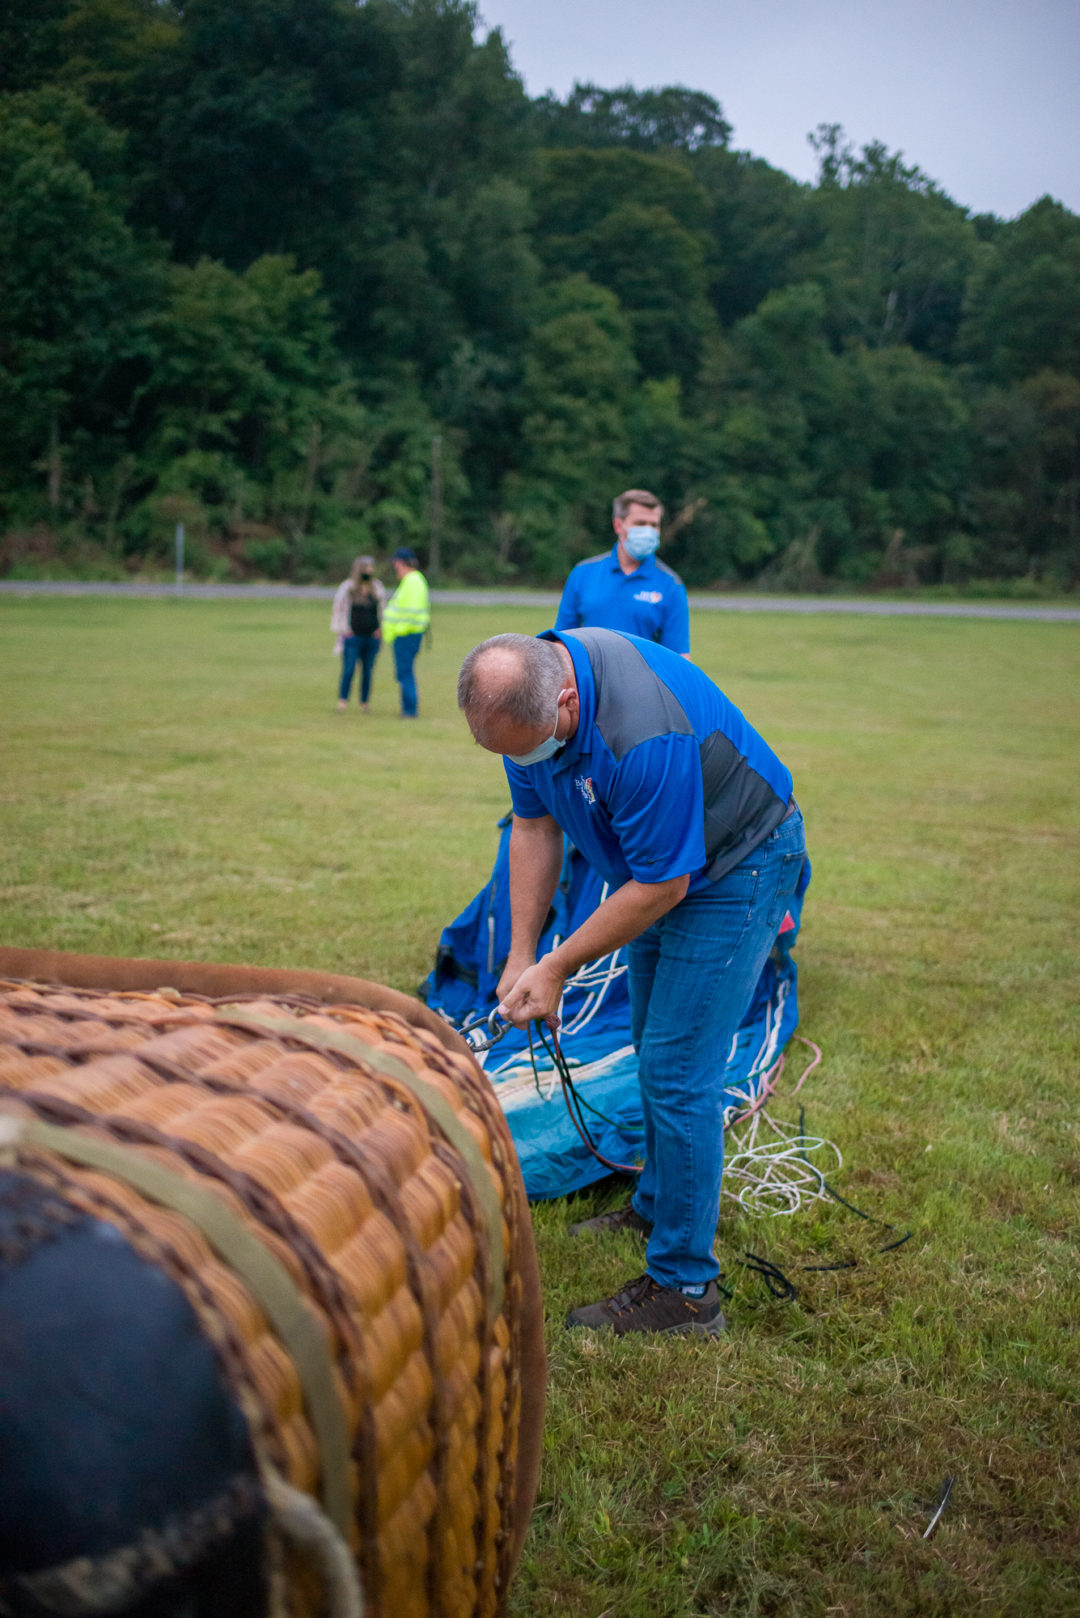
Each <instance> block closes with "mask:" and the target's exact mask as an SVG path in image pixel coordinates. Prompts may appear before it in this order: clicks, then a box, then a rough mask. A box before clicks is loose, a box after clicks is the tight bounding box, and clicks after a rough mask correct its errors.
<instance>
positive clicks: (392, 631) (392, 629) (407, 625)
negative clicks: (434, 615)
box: [382, 568, 431, 641]
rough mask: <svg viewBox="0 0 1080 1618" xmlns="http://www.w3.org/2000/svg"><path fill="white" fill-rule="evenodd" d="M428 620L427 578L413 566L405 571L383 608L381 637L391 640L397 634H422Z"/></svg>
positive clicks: (429, 617) (429, 612) (429, 619)
mask: <svg viewBox="0 0 1080 1618" xmlns="http://www.w3.org/2000/svg"><path fill="white" fill-rule="evenodd" d="M430 622H431V607H430V605H429V603H428V587H427V580H426V579H425V577H424V575H423V574H422V573H421V572H420V571H419V570H418V569H417V568H414V569H413V571H412V572H411V573H406V575H405V577H404V578H403V579H402V581H401V583H400V584H399V585H398V587H397V589H396V590H395V591H394V593H393V595H392V596H391V597H390V600H389V601H388V602H387V603H386V606H385V607H384V608H383V615H382V638H383V640H384V641H392V640H397V638H398V636H399V635H422V634H423V633H424V630H425V629H426V628H427V626H428V624H429V623H430Z"/></svg>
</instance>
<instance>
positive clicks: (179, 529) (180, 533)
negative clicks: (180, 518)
mask: <svg viewBox="0 0 1080 1618" xmlns="http://www.w3.org/2000/svg"><path fill="white" fill-rule="evenodd" d="M183 588H184V525H183V523H182V522H178V523H177V525H176V593H177V595H179V594H180V592H181V590H182V589H183Z"/></svg>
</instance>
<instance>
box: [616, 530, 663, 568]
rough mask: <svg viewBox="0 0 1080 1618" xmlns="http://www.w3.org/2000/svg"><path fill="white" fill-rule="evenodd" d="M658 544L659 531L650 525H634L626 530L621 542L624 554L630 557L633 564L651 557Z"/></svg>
mask: <svg viewBox="0 0 1080 1618" xmlns="http://www.w3.org/2000/svg"><path fill="white" fill-rule="evenodd" d="M659 543H660V530H659V528H654V527H653V526H652V525H651V523H635V524H634V526H633V527H632V528H628V529H627V530H626V538H625V539H624V540H623V545H624V546H625V547H626V554H627V555H628V556H632V557H633V559H634V561H635V562H643V561H644V560H645V558H646V557H647V556H651V555H652V554H653V552H654V551H655V549H656V547H657V546H658V545H659Z"/></svg>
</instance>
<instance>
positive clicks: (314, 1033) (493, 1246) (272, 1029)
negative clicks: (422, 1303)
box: [214, 1005, 506, 1327]
mask: <svg viewBox="0 0 1080 1618" xmlns="http://www.w3.org/2000/svg"><path fill="white" fill-rule="evenodd" d="M214 1015H215V1016H216V1017H219V1018H220V1019H221V1020H222V1021H223V1022H228V1023H231V1024H233V1025H234V1026H235V1027H239V1028H248V1029H250V1030H251V1031H252V1032H253V1033H265V1034H276V1035H278V1036H279V1037H280V1038H283V1039H295V1040H297V1041H298V1042H299V1043H300V1044H302V1045H307V1046H310V1047H312V1048H313V1049H315V1050H332V1051H340V1052H341V1054H342V1055H343V1056H351V1057H352V1058H353V1060H354V1061H357V1062H362V1063H363V1064H364V1065H365V1066H366V1067H370V1068H374V1070H375V1072H376V1073H379V1074H381V1075H382V1076H383V1077H384V1078H387V1079H393V1080H394V1081H395V1082H396V1083H398V1084H403V1085H404V1086H405V1087H406V1089H407V1090H410V1091H411V1092H412V1094H413V1095H414V1096H415V1097H416V1099H417V1100H418V1101H419V1103H420V1105H421V1106H422V1107H423V1109H424V1111H425V1112H426V1113H427V1114H428V1116H429V1117H430V1118H431V1119H432V1121H433V1122H434V1123H435V1124H437V1125H438V1127H439V1129H440V1130H441V1131H442V1133H443V1135H444V1136H445V1137H446V1139H447V1140H448V1141H449V1143H450V1145H451V1146H452V1147H453V1148H454V1150H455V1151H456V1152H457V1153H458V1155H459V1157H461V1158H462V1160H463V1163H464V1167H465V1169H466V1171H467V1178H468V1181H469V1184H470V1186H471V1187H472V1190H473V1192H474V1194H475V1197H476V1201H477V1203H478V1205H479V1208H480V1211H481V1213H482V1214H483V1216H484V1222H485V1224H486V1225H487V1231H488V1263H487V1265H486V1266H485V1268H486V1270H487V1281H488V1297H487V1305H488V1325H489V1327H490V1326H491V1324H492V1322H493V1321H494V1320H495V1319H496V1317H497V1316H498V1315H500V1314H501V1313H502V1306H503V1291H504V1280H503V1272H504V1267H505V1261H506V1255H505V1252H504V1249H503V1221H502V1206H501V1204H500V1202H499V1193H498V1192H497V1191H496V1189H495V1186H494V1184H493V1182H492V1178H491V1171H490V1170H489V1168H488V1165H487V1163H486V1162H485V1161H484V1154H483V1152H482V1151H481V1150H480V1148H479V1146H478V1145H477V1143H476V1138H475V1136H473V1135H472V1134H470V1132H469V1130H468V1129H467V1128H466V1127H465V1125H464V1124H463V1123H462V1121H461V1119H460V1118H459V1117H458V1115H457V1113H456V1112H455V1111H454V1109H453V1107H452V1106H451V1105H450V1103H449V1101H447V1099H446V1097H445V1096H444V1095H443V1094H442V1093H441V1091H439V1090H437V1089H436V1088H435V1086H434V1085H433V1084H429V1083H428V1082H427V1080H426V1079H421V1078H419V1077H418V1076H417V1074H415V1073H414V1072H413V1070H412V1068H411V1067H408V1066H407V1065H406V1064H405V1063H404V1062H401V1061H399V1060H398V1058H397V1057H396V1056H388V1055H387V1053H386V1052H385V1051H377V1050H376V1049H375V1048H374V1046H372V1045H369V1044H368V1043H367V1041H366V1040H363V1039H360V1038H358V1036H357V1035H356V1034H347V1033H346V1032H345V1030H344V1029H337V1028H319V1027H314V1026H313V1025H312V1024H311V1023H310V1022H305V1021H304V1020H303V1019H302V1018H300V1017H268V1016H264V1015H263V1014H262V1013H261V1012H258V1011H250V1010H249V1009H248V1008H247V1007H246V1006H243V1005H239V1006H217V1007H216V1008H215V1011H214Z"/></svg>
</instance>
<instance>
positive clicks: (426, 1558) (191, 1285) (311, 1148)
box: [0, 979, 541, 1618]
mask: <svg viewBox="0 0 1080 1618" xmlns="http://www.w3.org/2000/svg"><path fill="white" fill-rule="evenodd" d="M283 1019H284V1020H285V1021H284V1024H283ZM260 1024H261V1025H262V1026H260ZM283 1026H284V1027H285V1028H287V1029H288V1032H282V1031H281V1029H282V1027H283ZM270 1027H273V1029H274V1030H275V1031H273V1032H271V1031H269V1030H270ZM342 1034H344V1035H346V1036H348V1039H347V1040H346V1041H341V1039H340V1036H341V1035H342ZM327 1040H330V1041H331V1043H327ZM335 1040H336V1041H337V1042H338V1043H337V1045H335V1044H334V1043H333V1041H335ZM353 1041H360V1042H362V1046H355V1045H354V1044H352V1043H351V1042H353ZM342 1044H345V1045H348V1046H349V1049H348V1052H346V1051H345V1050H344V1049H341V1048H338V1046H339V1045H342ZM364 1050H366V1052H367V1053H368V1054H367V1055H366V1056H365V1055H364V1054H362V1052H363V1051H364ZM397 1064H404V1066H405V1068H406V1069H407V1070H408V1072H409V1073H410V1074H412V1075H414V1076H415V1079H416V1081H417V1082H416V1084H415V1085H413V1084H410V1083H407V1082H406V1080H405V1077H402V1076H396V1075H395V1074H394V1068H395V1066H396V1065H397ZM433 1092H434V1093H435V1095H436V1096H438V1097H441V1098H442V1105H441V1106H440V1104H438V1103H436V1102H431V1104H430V1105H425V1097H428V1098H429V1099H430V1097H431V1095H432V1093H433ZM445 1107H449V1108H450V1109H452V1112H453V1119H452V1120H448V1121H446V1122H444V1123H443V1124H442V1125H440V1123H439V1122H438V1121H437V1117H436V1116H433V1113H435V1114H437V1115H441V1113H443V1112H444V1111H445ZM0 1110H3V1111H6V1112H8V1113H15V1114H19V1115H23V1116H26V1115H30V1116H33V1117H34V1118H37V1119H39V1120H42V1121H44V1122H47V1123H51V1124H59V1125H62V1126H65V1128H67V1129H74V1130H78V1131H80V1132H82V1133H85V1134H89V1135H90V1136H93V1137H98V1136H100V1137H107V1138H108V1139H110V1140H112V1141H115V1142H120V1143H123V1144H124V1145H126V1146H127V1147H128V1148H129V1149H131V1150H132V1151H136V1152H138V1153H139V1154H141V1155H142V1156H144V1157H146V1158H149V1159H151V1160H154V1161H157V1162H159V1163H161V1164H162V1165H165V1166H167V1167H168V1168H169V1169H171V1170H172V1171H173V1172H174V1173H176V1174H179V1175H181V1176H184V1177H187V1178H190V1179H192V1180H195V1181H199V1182H201V1183H202V1184H203V1185H205V1186H208V1187H210V1188H211V1189H212V1190H213V1192H214V1193H215V1194H216V1195H217V1196H218V1197H219V1198H220V1199H221V1201H222V1202H224V1203H225V1204H226V1205H227V1206H228V1208H229V1209H230V1210H231V1211H232V1213H233V1214H234V1215H235V1216H237V1217H238V1218H239V1220H240V1221H242V1222H243V1224H244V1225H245V1226H246V1227H248V1228H250V1229H251V1230H252V1231H254V1232H256V1233H257V1235H258V1237H259V1239H260V1241H261V1242H262V1243H263V1244H264V1245H265V1247H266V1248H267V1249H268V1250H269V1251H270V1252H271V1253H272V1254H273V1255H274V1256H275V1257H276V1258H277V1259H278V1260H280V1262H281V1264H283V1265H284V1266H285V1268H286V1270H287V1271H288V1273H289V1276H290V1278H291V1280H292V1282H293V1284H294V1286H295V1288H296V1289H297V1291H298V1292H299V1293H300V1294H301V1296H302V1297H303V1298H304V1299H305V1300H306V1302H307V1303H308V1304H309V1305H310V1307H311V1309H312V1310H313V1311H314V1313H315V1316H316V1318H317V1319H318V1320H319V1321H320V1322H321V1324H322V1326H323V1328H324V1330H325V1334H326V1339H327V1342H328V1345H329V1348H330V1353H331V1359H332V1365H333V1375H334V1379H335V1382H336V1388H337V1394H338V1398H339V1401H340V1404H341V1407H342V1410H343V1412H344V1420H345V1424H346V1428H347V1439H348V1451H349V1469H350V1478H349V1483H350V1488H351V1498H352V1514H351V1522H350V1530H351V1538H352V1548H353V1550H354V1552H355V1555H356V1557H357V1561H358V1565H359V1568H360V1573H361V1580H362V1584H363V1587H364V1592H365V1596H366V1600H367V1610H368V1612H369V1613H371V1614H378V1615H382V1618H429V1615H434V1614H436V1613H438V1614H445V1615H447V1618H458V1615H461V1618H466V1615H474V1614H475V1615H477V1618H479V1615H497V1614H499V1613H501V1612H502V1611H503V1610H504V1606H505V1595H506V1587H507V1583H508V1579H509V1574H510V1571H511V1563H512V1557H513V1554H514V1550H515V1548H516V1545H517V1544H519V1543H520V1537H521V1535H520V1524H515V1522H514V1521H513V1517H514V1511H515V1498H518V1499H519V1500H520V1497H521V1496H520V1491H519V1490H516V1489H515V1479H514V1467H515V1460H516V1454H517V1446H518V1437H519V1430H520V1425H521V1420H522V1405H523V1392H524V1398H525V1401H526V1403H528V1401H529V1400H530V1398H531V1399H532V1401H533V1404H534V1405H535V1401H536V1399H538V1398H539V1397H541V1391H540V1390H539V1389H536V1390H534V1391H533V1392H530V1390H529V1388H528V1387H527V1386H526V1387H525V1388H524V1390H523V1375H522V1367H523V1364H524V1365H528V1364H529V1363H530V1361H532V1362H533V1363H535V1357H536V1344H535V1343H524V1342H523V1340H522V1325H521V1321H522V1315H523V1307H522V1306H523V1285H525V1282H523V1277H522V1273H521V1266H520V1265H518V1264H517V1263H516V1262H515V1256H516V1255H520V1254H521V1253H522V1251H523V1250H524V1249H523V1244H526V1245H527V1247H528V1251H529V1253H530V1254H531V1241H530V1237H529V1233H528V1230H527V1228H526V1229H523V1228H522V1227H523V1225H524V1226H527V1221H528V1214H527V1210H526V1207H525V1203H524V1199H523V1196H522V1195H521V1194H520V1179H519V1177H518V1170H517V1164H516V1160H515V1158H514V1155H513V1148H512V1145H511V1143H510V1137H509V1134H508V1132H507V1130H506V1126H505V1122H504V1120H503V1117H502V1114H501V1111H500V1109H499V1107H498V1105H497V1103H496V1102H495V1100H494V1099H493V1097H492V1095H491V1093H490V1090H489V1087H488V1085H487V1081H486V1080H485V1079H484V1078H483V1076H482V1074H481V1073H480V1072H479V1070H478V1069H477V1068H476V1066H475V1064H474V1063H473V1062H472V1061H471V1060H470V1059H469V1058H468V1056H467V1055H465V1054H463V1053H462V1054H459V1053H457V1052H455V1051H453V1050H452V1049H449V1048H447V1046H446V1044H445V1043H444V1042H441V1041H440V1040H439V1039H438V1038H436V1037H435V1036H434V1035H433V1034H432V1033H430V1032H428V1031H427V1030H426V1029H425V1028H423V1027H417V1026H413V1025H411V1024H410V1023H409V1022H407V1021H405V1020H404V1019H403V1018H402V1017H400V1016H397V1015H395V1014H394V1013H393V1012H389V1011H381V1010H369V1009H365V1008H363V1007H359V1006H356V1005H347V1004H342V1005H336V1006H326V1005H322V1004H319V1003H317V1002H316V1001H314V1000H309V999H306V998H305V997H304V996H302V995H291V996H281V995H275V996H274V998H272V999H270V998H265V997H258V996H256V997H247V998H244V999H243V1001H242V1003H240V1004H238V997H234V998H231V999H230V1000H229V1001H228V1002H227V1004H223V1003H222V1002H220V1001H214V1000H210V999H206V998H202V997H200V996H197V995H194V994H190V993H185V994H181V993H178V992H176V991H169V990H166V991H163V992H158V993H143V992H138V993H101V992H97V991H94V990H90V989H78V988H61V987H58V986H55V985H54V986H47V985H40V984H31V983H26V982H18V981H14V980H5V979H0ZM451 1126H452V1127H451ZM462 1129H464V1130H465V1131H467V1136H465V1137H462V1135H461V1131H462ZM455 1140H456V1142H457V1144H455ZM470 1140H471V1141H474V1142H475V1149H474V1148H472V1147H471V1146H470V1145H469V1141H470ZM464 1148H467V1150H465V1149H464ZM477 1153H478V1154H479V1155H477ZM20 1167H21V1168H23V1169H25V1170H27V1171H29V1172H30V1173H32V1174H33V1175H34V1176H35V1177H36V1178H38V1179H40V1180H41V1181H43V1182H45V1183H48V1184H50V1185H53V1186H55V1187H56V1188H57V1189H58V1190H60V1191H62V1193H63V1195H64V1196H65V1197H66V1198H67V1199H68V1200H69V1201H70V1202H71V1203H73V1204H74V1205H75V1206H77V1207H79V1208H81V1209H83V1210H85V1211H87V1212H90V1213H92V1214H94V1215H95V1216H96V1217H99V1218H101V1219H104V1220H107V1221H109V1222H111V1223H113V1224H114V1225H116V1226H117V1227H118V1228H119V1229H120V1230H121V1231H122V1232H123V1233H124V1235H125V1236H126V1237H127V1238H128V1240H129V1241H130V1242H131V1243H132V1244H133V1245H134V1246H135V1247H136V1248H137V1250H138V1251H139V1252H140V1253H142V1254H143V1256H144V1257H146V1258H149V1259H150V1260H151V1261H152V1262H154V1263H156V1264H158V1265H159V1266H160V1267H161V1268H163V1269H164V1270H165V1271H167V1272H168V1274H169V1275H170V1276H172V1277H173V1279H174V1280H175V1281H176V1282H177V1283H178V1284H179V1285H180V1286H182V1287H183V1289H184V1291H185V1294H186V1295H187V1297H188V1299H189V1301H190V1302H191V1304H192V1306H193V1308H194V1309H195V1311H196V1313H197V1315H198V1317H199V1319H200V1321H201V1323H202V1326H203V1329H204V1331H205V1332H206V1335H207V1337H208V1339H209V1340H210V1341H211V1342H212V1343H213V1344H214V1345H215V1347H216V1349H217V1351H218V1354H219V1358H220V1362H221V1364H222V1366H223V1369H224V1372H225V1375H226V1377H227V1379H228V1381H229V1383H230V1385H231V1386H232V1388H233V1391H234V1393H235V1395H236V1397H237V1399H238V1401H239V1403H240V1405H241V1408H242V1409H243V1411H244V1413H245V1416H246V1418H247V1420H248V1424H249V1427H250V1430H251V1433H252V1438H253V1442H254V1444H255V1448H256V1452H257V1454H258V1455H259V1456H260V1459H261V1460H262V1462H263V1463H264V1464H265V1465H266V1466H267V1467H268V1468H273V1469H275V1470H276V1471H278V1472H279V1473H280V1474H281V1476H282V1477H283V1478H284V1479H285V1480H286V1481H287V1482H288V1483H290V1484H292V1485H294V1486H295V1487H297V1488H299V1489H302V1490H304V1491H306V1492H308V1493H311V1494H316V1495H317V1494H318V1493H319V1489H320V1481H321V1466H320V1452H319V1446H318V1442H317V1440H316V1437H315V1432H314V1430H313V1426H312V1422H311V1419H310V1412H309V1410H308V1408H307V1407H306V1405H305V1398H304V1386H303V1380H302V1374H301V1369H298V1366H297V1365H296V1363H294V1360H293V1358H292V1357H291V1356H290V1353H289V1351H288V1349H287V1347H286V1346H285V1344H284V1343H283V1342H282V1341H281V1340H280V1338H279V1337H278V1336H277V1335H276V1334H275V1331H274V1329H273V1328H272V1327H271V1325H270V1323H269V1321H268V1319H267V1317H266V1315H265V1314H264V1312H263V1309H262V1308H261V1307H260V1305H259V1303H258V1301H257V1299H256V1298H255V1297H254V1296H253V1295H252V1292H251V1291H250V1290H249V1288H248V1286H247V1285H245V1283H244V1282H243V1281H242V1280H240V1279H239V1277H238V1276H237V1274H235V1273H234V1272H233V1271H232V1270H231V1269H230V1267H229V1265H228V1263H227V1262H225V1261H224V1260H223V1259H222V1257H221V1256H220V1255H219V1254H216V1253H215V1252H214V1251H213V1250H212V1248H211V1246H210V1245H209V1243H208V1241H207V1240H206V1238H205V1237H204V1236H203V1235H202V1233H201V1231H200V1230H199V1229H198V1228H197V1226H196V1225H195V1224H194V1223H193V1222H192V1221H190V1220H189V1219H188V1218H186V1217H185V1216H184V1215H182V1214H180V1213H177V1212H173V1211H170V1210H169V1209H168V1208H166V1207H162V1206H159V1205H157V1204H156V1203H154V1202H152V1201H150V1200H149V1199H148V1198H147V1197H145V1196H144V1195H142V1194H140V1193H139V1192H138V1191H136V1190H135V1189H134V1188H133V1187H132V1186H131V1185H129V1184H127V1183H124V1182H123V1181H122V1180H121V1179H119V1178H116V1177H114V1176H113V1175H111V1174H108V1173H104V1172H101V1171H100V1170H98V1169H93V1168H90V1167H87V1166H81V1165H79V1164H77V1163H73V1162H72V1161H70V1160H67V1159H65V1158H64V1157H62V1156H60V1155H58V1154H56V1153H54V1152H52V1151H49V1150H45V1149H43V1148H41V1147H40V1146H39V1145H34V1146H31V1147H30V1148H29V1149H28V1150H26V1151H24V1152H23V1153H22V1155H21V1156H20ZM478 1173H481V1174H485V1175H486V1176H487V1177H488V1178H489V1180H490V1184H491V1187H493V1188H494V1193H495V1197H496V1198H497V1208H498V1212H497V1214H496V1216H495V1229H493V1228H492V1214H491V1205H492V1198H491V1196H490V1193H489V1192H488V1193H487V1209H486V1211H485V1196H484V1195H482V1194H481V1192H482V1190H484V1188H481V1187H479V1186H478V1184H477V1174H478ZM493 1265H495V1266H497V1269H498V1273H497V1274H495V1273H493ZM527 1281H529V1272H528V1267H527V1266H526V1282H527ZM524 1313H525V1315H526V1316H527V1317H528V1318H529V1319H535V1318H536V1314H537V1311H536V1309H535V1300H532V1301H531V1304H530V1305H529V1306H527V1307H526V1308H525V1310H524ZM526 1492H527V1493H528V1492H529V1491H526ZM290 1610H291V1611H292V1612H293V1613H295V1614H296V1615H297V1618H301V1615H304V1618H306V1613H307V1610H308V1602H307V1600H306V1598H305V1596H304V1594H303V1592H302V1588H301V1584H300V1583H298V1585H297V1588H296V1591H295V1592H294V1594H293V1596H292V1597H291V1598H290Z"/></svg>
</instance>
